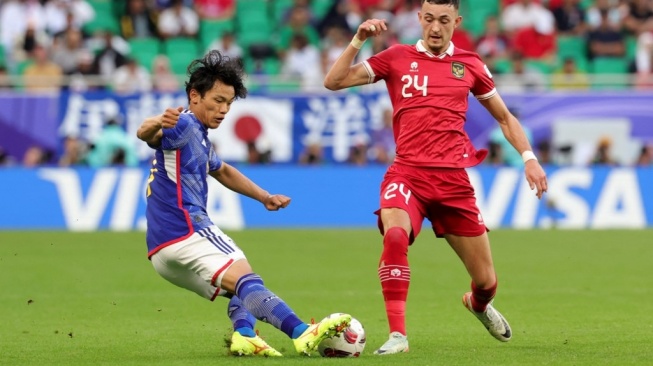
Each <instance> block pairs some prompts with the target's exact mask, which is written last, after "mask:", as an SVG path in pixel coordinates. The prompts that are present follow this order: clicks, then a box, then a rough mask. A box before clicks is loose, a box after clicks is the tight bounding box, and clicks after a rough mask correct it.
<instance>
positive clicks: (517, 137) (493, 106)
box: [480, 93, 548, 198]
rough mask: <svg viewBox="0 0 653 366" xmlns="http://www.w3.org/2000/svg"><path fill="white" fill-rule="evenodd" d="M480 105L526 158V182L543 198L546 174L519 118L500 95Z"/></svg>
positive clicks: (481, 101)
mask: <svg viewBox="0 0 653 366" xmlns="http://www.w3.org/2000/svg"><path fill="white" fill-rule="evenodd" d="M480 103H481V104H482V105H483V106H484V107H485V108H486V109H487V110H488V111H489V112H490V114H492V116H493V117H494V118H495V119H496V120H497V122H499V126H500V127H501V131H502V132H503V135H504V136H505V137H506V139H507V140H508V142H510V144H511V145H512V146H513V147H514V148H515V149H517V151H519V153H520V154H521V155H522V157H523V158H524V173H525V175H526V180H528V183H529V185H530V187H531V189H537V192H536V194H537V198H542V194H544V192H546V191H547V189H548V186H547V181H546V173H545V172H544V169H542V166H541V165H540V163H539V162H538V161H537V158H536V157H535V154H534V153H533V149H532V148H531V144H530V142H528V137H526V133H524V129H523V128H522V126H521V123H519V121H518V120H517V118H516V117H515V116H514V115H513V114H512V113H510V111H509V110H508V107H507V106H506V104H505V103H504V102H503V99H502V98H501V96H500V95H499V94H498V93H497V94H495V95H494V96H493V97H491V98H489V99H484V100H480Z"/></svg>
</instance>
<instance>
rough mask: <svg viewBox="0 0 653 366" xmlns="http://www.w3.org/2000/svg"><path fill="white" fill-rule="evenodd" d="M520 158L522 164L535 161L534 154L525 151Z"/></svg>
mask: <svg viewBox="0 0 653 366" xmlns="http://www.w3.org/2000/svg"><path fill="white" fill-rule="evenodd" d="M521 158H522V159H523V160H524V163H526V162H527V161H529V160H537V156H535V153H533V152H532V151H530V150H526V151H524V152H523V153H521Z"/></svg>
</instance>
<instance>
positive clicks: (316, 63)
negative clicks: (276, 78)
mask: <svg viewBox="0 0 653 366" xmlns="http://www.w3.org/2000/svg"><path fill="white" fill-rule="evenodd" d="M281 74H282V75H283V76H285V77H289V78H291V79H293V78H298V79H299V80H300V81H301V84H302V86H303V88H304V89H306V90H309V89H317V88H321V87H322V68H321V59H320V51H319V50H318V49H317V47H315V46H313V45H312V44H310V43H309V42H308V38H307V37H306V35H304V34H302V33H297V34H295V35H294V36H293V38H292V41H291V48H290V50H289V51H288V52H287V53H286V55H285V59H284V60H283V64H282V67H281Z"/></svg>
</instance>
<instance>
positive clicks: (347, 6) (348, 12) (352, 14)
mask: <svg viewBox="0 0 653 366" xmlns="http://www.w3.org/2000/svg"><path fill="white" fill-rule="evenodd" d="M361 19H362V18H361V14H360V9H359V8H357V6H356V4H355V3H353V2H350V1H349V0H335V1H334V2H333V5H332V6H331V8H330V9H329V11H328V12H327V13H326V14H325V15H324V17H323V18H322V21H321V22H320V23H319V25H318V27H317V28H318V30H319V32H320V33H321V34H325V31H326V30H327V29H329V28H331V27H340V28H343V29H348V30H349V31H350V32H353V31H355V30H356V29H357V28H358V25H359V24H360V22H361Z"/></svg>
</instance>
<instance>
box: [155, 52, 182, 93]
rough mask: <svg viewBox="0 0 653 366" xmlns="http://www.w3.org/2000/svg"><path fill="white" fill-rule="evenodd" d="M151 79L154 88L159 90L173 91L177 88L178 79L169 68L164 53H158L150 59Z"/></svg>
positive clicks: (168, 62)
mask: <svg viewBox="0 0 653 366" xmlns="http://www.w3.org/2000/svg"><path fill="white" fill-rule="evenodd" d="M152 64H153V65H152V81H153V82H154V90H156V91H159V92H174V91H178V90H179V80H178V79H177V76H176V75H175V74H173V73H172V70H171V69H170V59H168V57H167V56H165V55H158V56H156V57H155V58H154V61H152Z"/></svg>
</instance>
